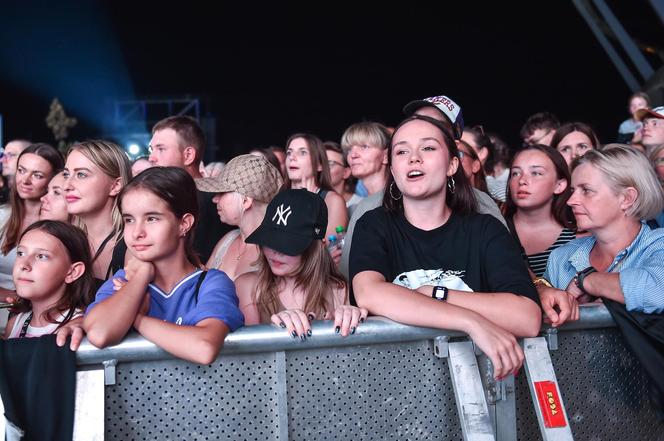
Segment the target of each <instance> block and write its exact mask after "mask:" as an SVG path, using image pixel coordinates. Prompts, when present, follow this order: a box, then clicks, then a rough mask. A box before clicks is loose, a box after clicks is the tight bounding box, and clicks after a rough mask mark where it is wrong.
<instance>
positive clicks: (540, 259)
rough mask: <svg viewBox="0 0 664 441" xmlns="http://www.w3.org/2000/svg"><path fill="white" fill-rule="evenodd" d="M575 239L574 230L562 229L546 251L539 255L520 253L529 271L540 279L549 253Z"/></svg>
mask: <svg viewBox="0 0 664 441" xmlns="http://www.w3.org/2000/svg"><path fill="white" fill-rule="evenodd" d="M574 239H576V232H575V231H574V230H570V229H569V228H563V229H562V231H561V232H560V234H559V235H558V238H557V239H556V240H555V242H553V244H552V245H551V246H550V247H549V248H547V249H546V251H542V252H541V253H535V254H528V255H527V254H525V253H523V252H522V255H523V256H524V258H525V259H526V260H527V262H528V267H530V270H531V271H532V272H533V273H534V274H535V275H536V276H537V277H542V275H543V274H544V271H545V270H546V262H547V261H548V260H549V255H550V254H551V251H553V250H555V249H556V248H558V247H559V246H561V245H565V244H566V243H567V242H569V241H571V240H574Z"/></svg>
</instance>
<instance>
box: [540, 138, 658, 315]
mask: <svg viewBox="0 0 664 441" xmlns="http://www.w3.org/2000/svg"><path fill="white" fill-rule="evenodd" d="M567 204H568V205H569V206H570V207H572V211H573V213H574V216H575V217H576V223H577V225H578V227H579V229H583V230H588V231H589V232H590V233H591V236H588V237H582V238H579V239H576V240H573V241H571V242H569V243H567V244H566V245H563V246H562V247H560V248H558V249H556V250H554V251H553V252H552V253H551V256H550V257H549V261H548V264H547V269H546V272H545V273H544V279H545V280H543V281H542V282H541V283H540V284H538V291H539V294H540V298H541V301H542V308H543V309H544V313H545V314H546V315H547V317H548V319H549V320H550V321H551V322H552V323H553V324H554V325H556V326H559V325H561V324H563V323H564V322H565V321H566V320H574V319H576V318H578V307H577V306H576V304H575V303H576V301H577V300H578V302H579V303H587V302H590V301H594V300H595V299H596V298H598V297H599V298H606V299H610V300H613V301H615V302H618V303H622V304H624V305H625V306H626V307H627V310H628V311H639V312H644V313H657V314H660V313H662V312H663V311H664V291H662V286H664V230H662V229H656V230H651V229H650V227H649V226H648V225H647V224H646V223H645V222H643V221H642V220H643V219H652V218H653V217H655V216H656V215H657V214H659V213H660V212H661V211H662V208H664V194H663V193H662V187H661V186H660V185H659V182H658V181H657V177H656V176H655V172H654V171H653V169H652V167H650V164H649V163H648V160H647V159H646V157H645V156H643V154H642V153H641V152H639V151H637V150H636V149H633V148H631V147H629V146H626V145H620V144H609V145H607V146H606V147H605V148H604V149H602V150H590V151H588V152H586V154H585V155H583V156H582V157H581V158H579V159H578V160H577V162H576V163H575V165H574V168H573V171H572V196H571V197H570V198H569V200H568V201H567ZM548 284H551V285H553V287H549V286H547V285H548ZM554 308H557V309H558V312H557V311H556V310H555V309H554Z"/></svg>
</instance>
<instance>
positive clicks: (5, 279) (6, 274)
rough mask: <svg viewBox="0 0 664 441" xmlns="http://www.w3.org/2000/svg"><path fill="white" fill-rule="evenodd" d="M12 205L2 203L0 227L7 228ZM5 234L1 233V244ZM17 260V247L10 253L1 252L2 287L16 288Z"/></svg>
mask: <svg viewBox="0 0 664 441" xmlns="http://www.w3.org/2000/svg"><path fill="white" fill-rule="evenodd" d="M10 213H11V207H10V206H9V204H4V205H0V229H3V228H5V225H6V224H7V222H8V221H9V214H10ZM4 240H5V235H4V234H2V235H0V244H2V242H4ZM15 260H16V247H14V248H13V249H11V250H10V251H9V253H7V254H6V255H5V254H2V253H0V288H4V289H9V290H11V291H14V290H16V287H15V286H14V279H13V278H12V271H13V270H14V261H15Z"/></svg>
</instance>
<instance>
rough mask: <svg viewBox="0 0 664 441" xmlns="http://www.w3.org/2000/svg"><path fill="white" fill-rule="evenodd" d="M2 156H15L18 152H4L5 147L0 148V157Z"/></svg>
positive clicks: (10, 157)
mask: <svg viewBox="0 0 664 441" xmlns="http://www.w3.org/2000/svg"><path fill="white" fill-rule="evenodd" d="M4 156H6V157H7V159H12V158H15V157H17V156H18V153H12V152H6V151H5V149H0V159H2V158H3V157H4Z"/></svg>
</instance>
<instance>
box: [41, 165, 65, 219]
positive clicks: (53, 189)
mask: <svg viewBox="0 0 664 441" xmlns="http://www.w3.org/2000/svg"><path fill="white" fill-rule="evenodd" d="M64 186H65V178H64V176H62V173H58V174H57V175H55V176H53V179H51V182H49V183H48V192H47V193H46V194H45V195H44V196H42V198H41V208H40V209H39V220H45V219H48V220H59V221H63V222H67V221H68V220H69V213H67V201H66V200H65V191H64Z"/></svg>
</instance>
